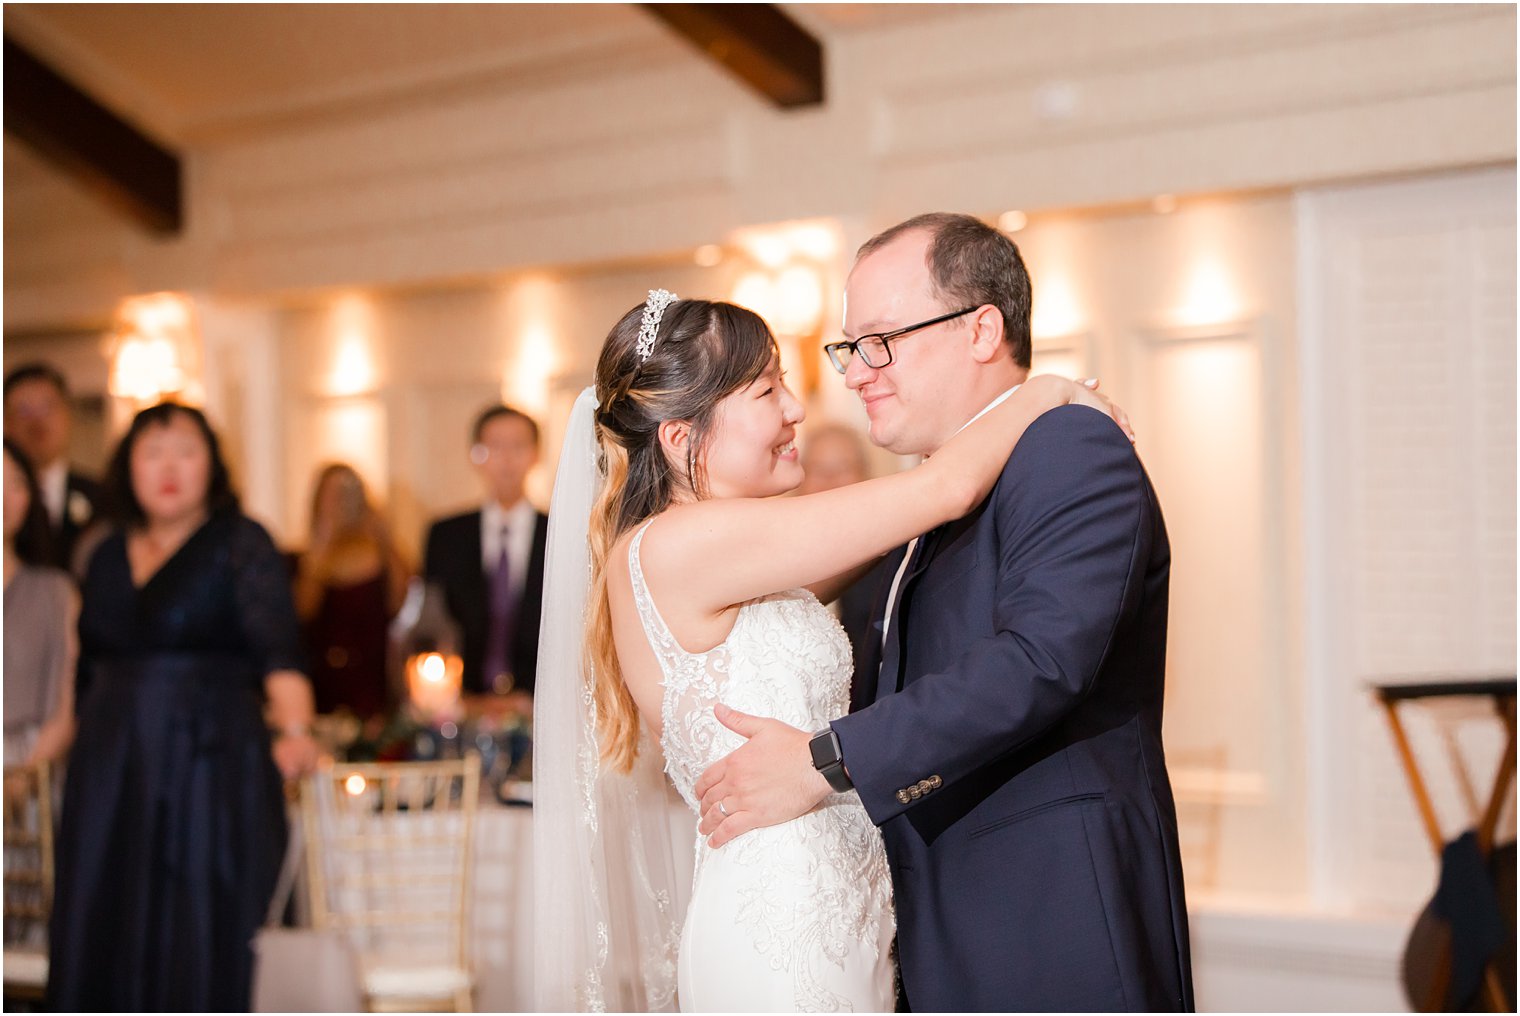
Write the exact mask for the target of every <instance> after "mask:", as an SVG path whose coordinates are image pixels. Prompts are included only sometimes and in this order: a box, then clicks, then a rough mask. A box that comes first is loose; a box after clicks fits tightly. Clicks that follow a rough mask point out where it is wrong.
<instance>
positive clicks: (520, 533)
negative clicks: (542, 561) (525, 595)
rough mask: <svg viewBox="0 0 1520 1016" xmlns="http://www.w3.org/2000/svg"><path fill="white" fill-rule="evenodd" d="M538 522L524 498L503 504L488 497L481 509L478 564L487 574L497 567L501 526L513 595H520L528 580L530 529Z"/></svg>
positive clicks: (531, 538) (517, 597) (516, 597)
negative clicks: (506, 505) (505, 543)
mask: <svg viewBox="0 0 1520 1016" xmlns="http://www.w3.org/2000/svg"><path fill="white" fill-rule="evenodd" d="M537 523H538V512H537V511H535V510H534V508H533V506H532V505H531V504H529V503H528V500H527V498H523V499H522V500H520V501H518V502H517V503H516V504H515V505H513V506H512V507H511V508H503V507H502V506H501V505H499V504H497V503H496V502H495V501H488V502H486V504H485V505H484V506H483V507H482V508H481V509H480V565H481V569H482V570H483V571H484V572H485V573H486V574H487V575H490V574H491V573H492V572H494V571H495V570H496V562H497V560H498V559H499V558H500V557H501V540H502V530H503V529H505V530H506V534H507V568H508V576H509V578H510V581H511V583H512V596H513V598H514V599H515V600H520V599H521V598H522V591H523V586H524V585H526V584H527V581H528V558H529V557H530V556H532V554H533V529H534V527H535V526H536V525H537Z"/></svg>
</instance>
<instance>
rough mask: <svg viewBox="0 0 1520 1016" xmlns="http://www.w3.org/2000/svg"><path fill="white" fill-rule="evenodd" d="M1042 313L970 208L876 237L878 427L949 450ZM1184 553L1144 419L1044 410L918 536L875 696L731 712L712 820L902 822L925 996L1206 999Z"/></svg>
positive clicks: (859, 269)
mask: <svg viewBox="0 0 1520 1016" xmlns="http://www.w3.org/2000/svg"><path fill="white" fill-rule="evenodd" d="M1029 306H1030V289H1029V277H1028V275H1027V274H1026V272H1025V270H1024V264H1023V261H1022V259H1021V258H1020V256H1019V252H1018V248H1017V247H1016V246H1015V245H1014V244H1013V242H1012V241H1011V240H1009V239H1008V238H1007V237H1006V236H1004V235H1003V234H1001V233H999V232H998V231H996V230H994V229H992V228H990V227H988V226H986V225H984V224H983V223H981V222H980V221H978V220H976V219H973V218H971V217H969V216H963V215H948V214H933V215H923V216H919V217H917V218H915V219H910V220H908V221H907V222H904V223H902V224H900V225H897V226H894V227H893V228H891V229H889V230H887V231H886V232H884V233H882V234H880V235H879V236H877V237H875V238H873V239H871V240H869V241H867V243H866V244H865V245H864V246H863V247H861V249H860V252H859V254H858V255H857V257H856V261H855V266H854V268H853V270H852V271H851V273H850V277H849V280H848V281H847V283H846V287H845V329H844V330H845V336H846V338H847V339H848V340H849V341H847V342H846V343H844V344H842V345H843V348H842V349H839V348H836V349H835V351H834V352H835V355H836V358H837V362H846V360H847V366H846V369H845V384H846V385H848V386H849V387H850V388H851V389H853V390H854V391H855V392H856V393H857V394H858V395H859V396H860V398H861V400H862V402H864V404H865V407H866V412H867V414H868V416H869V417H870V422H871V439H872V441H874V442H875V443H876V444H878V445H881V446H882V447H884V448H887V449H890V450H891V451H893V452H896V453H898V454H914V453H918V454H925V455H932V454H933V453H934V451H935V450H936V449H937V448H939V447H940V446H941V445H942V444H943V443H944V442H945V441H947V440H948V439H949V438H950V437H951V436H952V435H954V434H955V433H956V431H958V430H959V429H960V428H961V427H963V426H964V425H965V424H966V423H967V422H969V421H970V420H971V419H973V418H974V417H975V416H977V415H978V414H979V413H981V412H982V411H983V410H984V409H986V408H987V407H989V406H990V404H992V403H994V402H995V401H997V400H998V399H999V397H1000V396H1002V395H1004V394H1006V393H1007V392H1009V391H1011V390H1012V389H1013V388H1014V387H1016V386H1017V385H1019V384H1020V383H1022V382H1023V381H1024V379H1025V378H1026V377H1027V375H1028V371H1029V357H1030V335H1029ZM957 311H963V313H961V314H959V315H957V316H949V315H954V314H955V312H957ZM947 316H948V317H947ZM868 361H869V362H868ZM857 521H858V520H857ZM1169 560H1170V552H1169V548H1168V544H1167V537H1166V528H1165V526H1164V524H1163V523H1162V519H1161V511H1160V508H1159V507H1158V505H1157V503H1156V496H1155V493H1154V492H1153V491H1152V489H1151V485H1150V482H1149V480H1148V479H1147V477H1146V475H1145V471H1144V470H1143V469H1142V468H1141V465H1140V462H1139V460H1138V459H1137V458H1136V457H1135V454H1134V450H1133V449H1132V448H1131V446H1130V443H1129V441H1128V440H1127V439H1126V438H1125V436H1124V434H1123V433H1122V432H1121V431H1120V430H1119V428H1118V427H1117V426H1116V425H1115V424H1114V423H1113V421H1112V420H1110V419H1109V418H1108V417H1106V416H1104V415H1103V414H1101V413H1097V412H1094V411H1093V410H1091V409H1088V408H1085V407H1079V406H1067V407H1064V408H1062V409H1058V410H1055V411H1053V412H1050V413H1047V414H1046V415H1044V416H1042V417H1041V418H1040V419H1039V420H1037V421H1036V422H1035V423H1034V424H1032V425H1031V426H1030V427H1029V429H1028V430H1027V431H1026V432H1025V434H1024V436H1023V439H1022V440H1021V441H1020V442H1019V445H1018V447H1017V448H1016V449H1015V450H1014V452H1013V455H1012V456H1011V457H1010V458H1009V460H1008V465H1007V466H1006V467H1005V469H1004V471H1003V475H1002V478H1001V479H1000V480H999V482H998V484H997V486H996V487H995V488H994V490H993V492H992V494H991V496H990V497H989V498H988V499H987V500H986V501H985V502H983V503H982V504H981V505H980V506H979V507H978V508H977V509H976V510H974V511H973V512H972V513H971V514H970V515H968V516H967V517H966V518H964V519H961V520H959V521H957V522H952V523H950V524H948V525H945V526H942V527H940V528H939V529H936V530H933V531H931V532H929V533H926V534H925V535H923V536H922V537H920V538H918V539H917V540H915V541H914V542H913V543H912V544H910V545H909V548H908V552H907V556H906V557H905V558H904V559H903V563H902V564H901V566H900V567H899V568H898V571H897V573H896V577H895V579H894V581H893V584H892V587H891V590H890V592H889V595H888V597H887V603H886V608H885V612H884V617H883V629H884V635H883V643H882V647H881V648H882V653H881V656H882V659H881V667H880V670H879V677H878V678H877V680H876V682H875V689H874V696H873V695H870V694H869V693H868V694H867V696H866V700H867V701H869V702H870V703H871V704H869V705H867V706H865V707H864V708H861V709H859V710H858V711H856V712H854V713H851V714H850V715H848V716H843V717H840V718H839V719H836V720H834V721H833V722H832V723H831V724H830V725H829V726H828V727H825V728H824V729H823V730H822V731H802V730H797V729H795V728H793V727H789V726H787V725H786V724H783V723H781V722H780V721H778V720H773V719H763V718H758V717H753V716H749V715H746V714H743V713H739V712H737V711H735V710H730V709H727V708H726V707H723V706H720V707H719V708H718V715H719V719H720V720H722V722H723V723H725V724H726V725H727V726H729V727H731V728H732V729H733V730H735V731H737V732H739V733H740V734H743V735H745V736H746V737H747V738H749V740H748V742H747V743H746V744H745V745H744V746H743V747H741V748H739V749H738V750H736V751H735V752H734V753H733V754H731V755H729V756H728V757H727V758H725V759H723V760H722V761H720V762H717V763H715V764H714V765H713V766H712V768H710V769H709V770H708V771H707V772H706V773H705V774H704V775H703V777H702V779H701V780H700V781H699V782H698V784H697V786H696V792H697V793H698V794H699V795H701V799H702V813H703V818H702V823H701V830H702V832H703V833H704V834H708V835H710V836H711V843H712V845H713V846H715V847H717V846H721V845H722V844H724V843H726V842H728V841H729V840H731V839H733V838H734V837H735V836H738V835H740V834H742V833H744V832H747V831H748V830H750V829H753V828H755V827H757V826H763V825H772V824H774V823H777V822H781V821H785V820H787V819H791V818H794V817H796V816H798V815H801V814H802V813H804V812H806V811H808V810H809V809H810V808H812V807H813V806H814V805H816V804H817V803H818V802H819V801H821V800H822V799H823V798H824V797H825V796H826V795H827V794H828V793H830V792H831V788H832V789H835V790H838V789H844V788H848V787H850V786H853V787H854V788H855V789H856V790H857V791H858V792H859V794H860V799H861V802H862V804H864V806H865V808H866V811H867V812H868V813H869V814H870V816H871V818H872V820H873V821H874V822H875V823H876V824H877V825H878V826H880V827H881V831H882V836H883V838H884V839H885V841H886V846H887V854H888V858H889V861H890V863H891V870H892V880H893V887H894V891H895V898H896V907H897V921H898V950H899V959H900V965H901V971H902V987H903V990H904V993H905V995H906V1001H907V1003H908V1004H909V1005H911V1006H912V1007H915V1008H917V1009H920V1010H926V1011H928V1010H940V1011H971V1010H1087V1011H1113V1010H1190V1009H1192V1008H1193V991H1192V971H1191V961H1190V957H1189V950H1188V927H1187V909H1186V906H1185V904H1184V900H1183V886H1182V867H1181V863H1180V860H1179V857H1178V848H1177V820H1176V812H1175V809H1174V807H1173V803H1172V791H1171V785H1170V783H1169V781H1168V778H1167V772H1166V763H1165V760H1164V756H1163V753H1162V746H1161V706H1162V691H1163V685H1164V662H1165V656H1166V652H1165V649H1166V614H1167V575H1168V569H1169ZM859 697H860V696H857V700H858V699H859ZM720 802H721V803H723V805H724V807H723V808H722V809H719V807H718V805H719V803H720ZM724 812H726V813H727V816H728V817H726V818H725V817H724V814H723V813H724Z"/></svg>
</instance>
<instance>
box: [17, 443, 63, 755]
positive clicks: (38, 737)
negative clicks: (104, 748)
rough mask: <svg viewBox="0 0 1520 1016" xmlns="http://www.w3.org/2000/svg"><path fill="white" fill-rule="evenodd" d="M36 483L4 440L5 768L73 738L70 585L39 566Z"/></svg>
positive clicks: (41, 537) (42, 556)
mask: <svg viewBox="0 0 1520 1016" xmlns="http://www.w3.org/2000/svg"><path fill="white" fill-rule="evenodd" d="M47 540H48V532H47V519H46V517H45V516H44V514H43V510H42V498H41V496H40V495H39V494H38V491H37V478H36V477H35V476H34V475H33V474H32V467H31V466H30V465H28V464H27V461H26V458H25V457H24V456H23V455H22V454H21V450H20V449H19V448H17V447H16V445H15V444H14V443H13V442H12V441H11V440H9V439H6V441H5V551H4V554H5V682H4V683H5V764H6V765H8V766H9V765H23V764H30V763H33V762H57V761H59V760H60V759H62V758H63V756H64V754H65V753H66V752H67V751H68V750H69V744H70V743H71V742H72V741H73V739H74V662H75V658H76V643H75V634H74V624H75V620H76V619H77V617H78V615H79V596H78V594H77V593H76V592H75V591H74V582H73V580H72V579H70V578H69V576H68V575H67V574H66V573H65V572H62V571H60V570H59V569H57V568H53V567H51V566H50V565H48V564H46V563H45V562H46V560H47V554H46V550H47Z"/></svg>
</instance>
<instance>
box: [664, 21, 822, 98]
mask: <svg viewBox="0 0 1520 1016" xmlns="http://www.w3.org/2000/svg"><path fill="white" fill-rule="evenodd" d="M642 6H643V7H644V9H645V10H647V11H649V13H651V14H653V15H654V16H655V17H657V18H659V19H660V20H661V21H663V22H665V24H667V25H669V26H670V27H671V28H673V29H675V30H676V31H677V32H678V33H680V34H681V35H682V36H684V37H685V38H686V39H688V40H689V41H690V42H691V43H692V44H693V45H695V46H696V47H697V48H698V49H700V50H701V51H702V52H703V53H705V54H706V55H707V56H708V57H709V58H710V59H712V60H714V61H716V62H717V63H719V64H722V65H723V67H725V68H726V69H727V70H728V71H729V72H730V73H731V74H733V75H734V76H735V77H737V78H739V79H740V80H741V81H743V82H744V83H745V84H747V85H749V86H750V87H751V88H753V89H755V90H756V91H757V92H759V93H760V94H761V95H763V96H765V97H766V98H767V99H769V100H770V101H771V102H773V103H774V104H776V105H777V106H780V107H781V108H783V109H794V108H796V107H799V106H816V105H819V104H821V103H822V102H823V44H822V43H821V42H819V41H818V39H817V38H816V37H815V36H814V35H813V34H812V33H810V32H808V30H807V29H805V28H803V27H802V26H801V25H799V24H797V22H795V21H793V20H792V19H791V17H789V16H788V15H787V13H786V12H785V11H783V10H782V9H781V8H780V7H778V6H777V5H775V4H644V5H642Z"/></svg>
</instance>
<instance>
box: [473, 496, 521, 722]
mask: <svg viewBox="0 0 1520 1016" xmlns="http://www.w3.org/2000/svg"><path fill="white" fill-rule="evenodd" d="M508 538H509V531H508V529H507V527H505V526H503V527H502V530H501V552H500V553H499V554H498V555H497V556H496V567H495V569H494V570H493V571H492V572H491V618H490V627H489V628H488V629H487V631H486V655H485V667H484V673H483V674H482V675H481V677H482V679H483V682H484V686H485V689H486V690H487V691H497V692H504V691H508V690H510V689H511V687H512V670H511V667H510V666H509V665H508V662H507V647H508V646H510V645H511V644H512V628H513V620H514V618H513V610H512V608H513V606H514V605H513V603H512V568H511V562H510V560H509V558H508V554H507V542H508Z"/></svg>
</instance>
